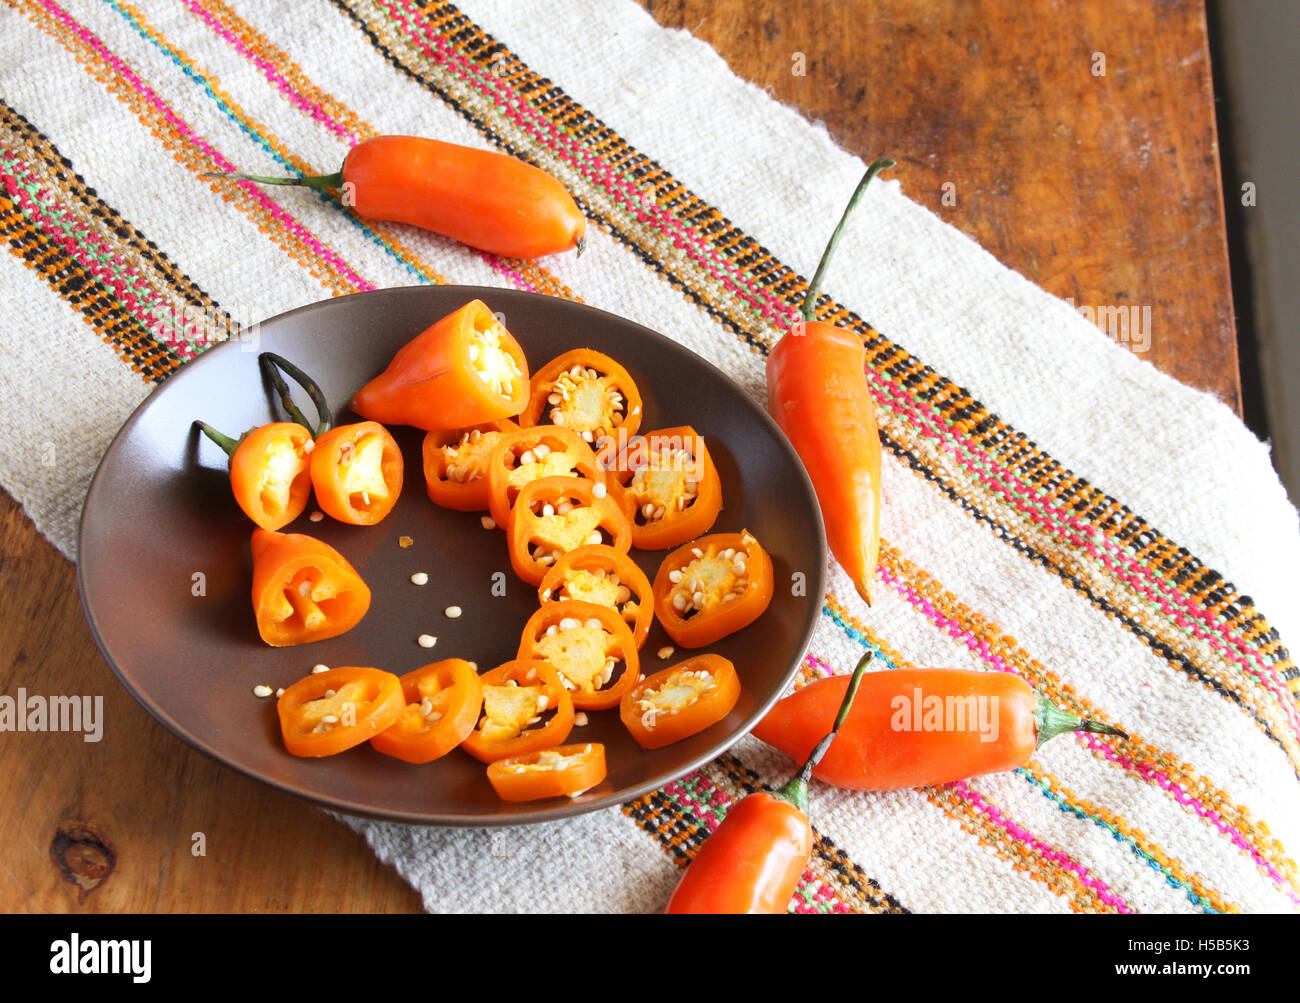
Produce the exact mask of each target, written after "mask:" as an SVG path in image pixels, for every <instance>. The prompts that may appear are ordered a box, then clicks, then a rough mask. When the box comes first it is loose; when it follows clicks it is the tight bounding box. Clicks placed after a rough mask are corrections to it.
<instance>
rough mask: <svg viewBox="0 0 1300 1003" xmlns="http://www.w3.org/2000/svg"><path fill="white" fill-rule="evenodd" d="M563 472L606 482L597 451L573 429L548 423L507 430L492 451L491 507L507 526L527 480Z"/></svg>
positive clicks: (489, 475) (489, 494)
mask: <svg viewBox="0 0 1300 1003" xmlns="http://www.w3.org/2000/svg"><path fill="white" fill-rule="evenodd" d="M562 476H572V477H585V478H586V479H587V480H589V481H591V482H593V483H596V484H601V485H604V484H605V472H604V471H603V470H601V469H600V465H599V464H598V463H597V462H596V454H595V453H593V452H592V451H591V447H590V446H588V445H587V443H586V442H584V441H583V440H582V438H581V437H580V436H579V435H578V433H576V432H574V431H573V430H572V429H567V428H554V427H552V426H546V427H543V428H519V429H516V430H514V431H512V432H507V433H506V434H504V435H502V436H500V437H499V438H498V439H497V440H496V442H495V444H494V445H493V447H492V452H491V453H490V454H488V463H487V477H488V511H489V512H490V514H491V515H492V518H493V519H494V520H495V521H496V524H497V525H498V526H504V525H506V524H507V523H508V522H509V521H510V510H511V508H512V507H513V506H514V504H515V499H516V498H517V497H518V495H519V492H520V490H521V489H522V488H523V487H524V485H525V484H528V483H529V482H531V481H535V480H540V479H541V478H543V477H562ZM602 490H604V488H603V487H602Z"/></svg>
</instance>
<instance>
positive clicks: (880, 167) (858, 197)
mask: <svg viewBox="0 0 1300 1003" xmlns="http://www.w3.org/2000/svg"><path fill="white" fill-rule="evenodd" d="M893 166H894V162H893V161H892V160H891V159H889V157H877V158H876V159H875V160H874V161H872V163H871V166H870V167H868V168H867V173H866V174H864V175H863V177H862V180H861V181H859V182H858V187H857V188H856V189H854V191H853V196H852V197H851V198H850V199H849V204H848V205H847V206H845V207H844V215H842V216H841V217H840V221H839V223H837V224H836V226H835V231H834V232H833V233H832V234H831V239H830V240H829V241H827V243H826V250H824V251H822V258H821V260H820V261H819V262H817V271H816V272H814V273H813V277H812V281H811V282H809V283H808V294H807V295H806V296H805V297H804V298H803V306H802V307H801V308H800V310H799V312H800V314H802V315H803V319H804V320H816V319H817V318H816V317H815V316H814V311H815V310H816V307H817V291H818V290H819V289H821V286H822V278H823V277H824V276H825V275H826V269H827V267H828V266H829V265H830V263H831V257H832V256H833V255H834V254H835V248H837V247H839V245H840V237H842V236H843V235H844V226H845V224H846V223H848V221H849V216H850V215H851V214H852V213H853V210H854V209H856V208H857V205H858V203H859V202H861V201H862V196H863V195H864V194H865V193H866V190H867V185H869V184H871V179H872V178H874V177H875V176H876V175H877V174H879V173H880V172H881V171H884V170H888V169H889V168H890V167H893Z"/></svg>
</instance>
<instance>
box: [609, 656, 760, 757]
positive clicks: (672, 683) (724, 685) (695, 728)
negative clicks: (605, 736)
mask: <svg viewBox="0 0 1300 1003" xmlns="http://www.w3.org/2000/svg"><path fill="white" fill-rule="evenodd" d="M739 699H740V677H739V676H738V675H737V674H736V667H735V665H733V664H732V663H731V662H730V661H728V660H727V659H725V658H723V657H722V656H721V655H713V654H705V655H696V656H694V657H693V658H688V659H686V660H685V661H684V662H679V663H677V664H676V665H673V666H670V667H669V668H667V669H663V670H662V671H660V672H656V673H655V674H654V675H652V676H647V677H646V678H645V679H643V680H641V681H640V682H639V683H637V684H636V685H635V686H633V687H632V689H630V690H628V691H627V692H626V693H625V694H623V699H622V700H621V701H620V702H619V717H620V718H621V719H622V721H623V724H624V725H626V727H627V730H628V731H629V732H631V734H632V737H633V738H635V739H636V740H637V743H638V744H639V745H641V746H642V747H643V748H646V749H659V748H662V747H663V746H665V745H671V744H672V743H674V742H680V741H681V740H682V739H684V738H689V737H690V736H691V735H695V734H697V733H699V732H701V731H704V729H706V728H710V727H712V726H713V725H715V724H717V723H718V722H719V721H721V720H722V719H723V718H724V717H726V716H727V715H728V714H730V713H731V709H732V708H733V707H735V706H736V701H737V700H739Z"/></svg>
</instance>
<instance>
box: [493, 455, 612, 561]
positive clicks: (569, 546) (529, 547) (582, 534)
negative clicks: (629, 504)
mask: <svg viewBox="0 0 1300 1003" xmlns="http://www.w3.org/2000/svg"><path fill="white" fill-rule="evenodd" d="M604 486H605V485H604V484H603V483H601V482H593V481H589V480H585V479H583V478H581V477H543V478H542V479H541V480H538V481H531V482H529V483H528V484H526V485H524V489H523V490H522V491H520V492H519V497H518V498H517V499H516V500H515V504H514V507H513V508H512V509H511V510H510V519H509V523H508V526H507V537H508V539H509V546H510V564H511V566H512V567H513V568H514V569H515V574H517V575H518V576H519V577H520V578H522V579H523V580H524V581H526V582H528V584H530V585H540V584H541V582H542V579H543V578H544V577H545V576H546V571H547V568H549V567H550V566H551V565H552V564H554V563H555V562H556V561H557V560H559V558H561V557H563V556H564V555H565V554H566V553H568V552H569V551H571V550H576V549H577V548H578V547H583V546H594V545H596V544H601V543H608V544H609V545H610V546H612V547H613V548H614V549H615V550H618V551H621V552H622V553H625V554H626V553H627V552H628V550H629V549H630V548H631V546H632V527H631V526H630V525H629V524H628V521H627V516H626V515H625V514H624V513H623V509H622V508H620V507H619V504H618V502H616V501H615V500H614V498H613V496H612V495H609V494H605V495H604V496H603V497H598V494H599V491H600V490H602V489H603V488H604ZM607 538H608V539H607Z"/></svg>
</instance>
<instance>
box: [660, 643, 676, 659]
mask: <svg viewBox="0 0 1300 1003" xmlns="http://www.w3.org/2000/svg"><path fill="white" fill-rule="evenodd" d="M674 650H675V649H674V648H673V646H672V645H671V644H669V645H665V646H664V647H662V648H660V649H659V651H658V652H656V654H657V655H658V656H659V658H660V659H663V660H667V659H669V658H672V657H673V651H674Z"/></svg>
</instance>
